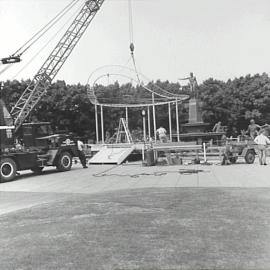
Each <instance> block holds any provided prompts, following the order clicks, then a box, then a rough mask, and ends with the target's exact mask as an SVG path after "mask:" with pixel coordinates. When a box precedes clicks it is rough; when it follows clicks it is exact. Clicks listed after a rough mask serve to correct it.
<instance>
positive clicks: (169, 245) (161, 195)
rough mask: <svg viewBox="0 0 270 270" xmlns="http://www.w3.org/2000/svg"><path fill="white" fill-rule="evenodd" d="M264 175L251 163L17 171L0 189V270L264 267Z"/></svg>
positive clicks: (268, 233)
mask: <svg viewBox="0 0 270 270" xmlns="http://www.w3.org/2000/svg"><path fill="white" fill-rule="evenodd" d="M269 161H270V160H269ZM269 173H270V165H268V166H260V165H258V164H257V162H256V163H255V164H253V165H247V164H236V165H230V166H220V165H188V166H162V167H142V166H141V164H140V163H131V164H126V165H121V166H111V165H106V166H99V165H95V166H89V168H88V169H82V168H81V166H79V165H75V166H74V168H73V169H72V170H71V171H70V172H65V173H57V172H55V171H54V170H46V171H45V172H44V173H43V174H42V175H40V176H35V175H33V174H31V173H29V172H23V173H22V174H21V176H20V177H18V178H17V180H16V181H13V182H9V183H4V184H1V185H0V223H1V228H0V242H1V247H0V269H1V265H2V267H4V268H2V269H5V270H9V269H162V270H163V269H164V270H165V269H206V268H207V269H270V260H269V258H270V246H269V242H270V225H269V224H270V216H269V213H270V188H269V187H270V177H269ZM148 228H149V230H148ZM94 232H95V233H94ZM93 233H94V234H93ZM15 257H16V259H15V260H14V259H13V258H15ZM90 264H91V265H92V267H90V266H89V265H90ZM99 264H100V266H101V265H102V267H100V268H99Z"/></svg>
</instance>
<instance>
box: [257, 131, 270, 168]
mask: <svg viewBox="0 0 270 270" xmlns="http://www.w3.org/2000/svg"><path fill="white" fill-rule="evenodd" d="M254 142H255V143H256V144H257V145H258V156H259V161H260V164H261V165H267V164H266V147H267V144H270V140H269V139H268V138H267V136H266V131H265V130H261V131H260V134H259V135H258V136H257V137H256V138H255V139H254Z"/></svg>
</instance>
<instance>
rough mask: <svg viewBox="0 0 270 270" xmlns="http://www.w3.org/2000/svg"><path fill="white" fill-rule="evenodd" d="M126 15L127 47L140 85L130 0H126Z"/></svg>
mask: <svg viewBox="0 0 270 270" xmlns="http://www.w3.org/2000/svg"><path fill="white" fill-rule="evenodd" d="M128 15H129V40H130V45H129V49H130V54H131V58H132V62H133V66H134V70H135V73H136V77H137V80H138V82H139V85H141V80H140V76H139V73H138V69H137V66H136V61H135V56H134V50H135V46H134V41H133V39H134V36H133V18H132V3H131V0H128Z"/></svg>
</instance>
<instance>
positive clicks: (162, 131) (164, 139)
mask: <svg viewBox="0 0 270 270" xmlns="http://www.w3.org/2000/svg"><path fill="white" fill-rule="evenodd" d="M166 133H167V131H166V129H165V128H164V127H162V126H160V128H158V129H157V135H158V138H159V140H160V141H161V142H163V143H166V142H167V135H166Z"/></svg>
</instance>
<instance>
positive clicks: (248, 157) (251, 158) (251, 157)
mask: <svg viewBox="0 0 270 270" xmlns="http://www.w3.org/2000/svg"><path fill="white" fill-rule="evenodd" d="M245 161H246V163H247V164H252V163H254V161H255V152H254V151H252V150H248V151H247V153H246V155H245Z"/></svg>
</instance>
